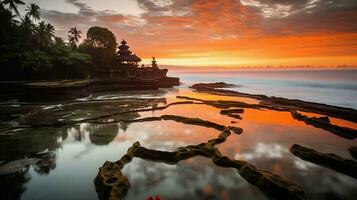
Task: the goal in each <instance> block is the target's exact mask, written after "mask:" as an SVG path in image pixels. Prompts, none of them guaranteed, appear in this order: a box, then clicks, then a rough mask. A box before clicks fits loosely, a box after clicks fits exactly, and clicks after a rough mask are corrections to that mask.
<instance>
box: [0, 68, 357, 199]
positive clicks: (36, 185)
mask: <svg viewBox="0 0 357 200" xmlns="http://www.w3.org/2000/svg"><path fill="white" fill-rule="evenodd" d="M176 75H178V76H180V77H181V80H182V81H183V83H184V85H182V86H180V87H178V88H171V89H160V90H158V91H131V92H110V93H100V94H96V93H94V94H92V95H91V96H90V97H87V98H83V99H77V100H74V101H69V102H67V101H59V102H32V103H30V102H27V103H26V102H17V101H11V102H3V103H2V104H0V169H1V166H4V165H9V163H12V165H11V167H13V168H18V171H17V172H14V173H8V174H3V175H1V170H0V199H1V200H2V199H23V200H33V199H36V200H48V199H51V200H62V199H70V200H72V199H73V200H77V199H86V200H95V199H98V196H97V193H96V190H95V185H94V178H95V177H96V175H97V173H98V168H99V167H100V166H102V165H103V163H104V162H105V161H106V160H109V161H116V160H118V159H120V158H121V157H122V156H123V155H124V154H125V153H126V151H127V149H128V148H129V147H130V146H131V145H132V144H133V143H134V142H136V141H139V142H140V143H141V145H142V146H144V147H146V148H149V149H155V150H162V151H173V150H175V149H177V148H178V147H183V146H187V145H197V144H200V143H202V142H206V141H208V140H210V139H214V138H217V136H218V135H219V131H217V130H215V129H212V128H207V127H202V126H194V125H188V124H183V123H179V122H175V121H153V122H140V123H110V121H112V120H114V119H125V120H129V119H136V118H143V117H155V116H162V115H179V116H184V117H198V118H200V119H204V120H209V121H212V122H216V123H219V124H222V125H225V126H238V127H241V128H242V129H243V134H241V135H236V134H232V135H231V136H229V138H227V141H226V142H224V143H222V144H220V145H218V146H217V148H218V149H219V150H220V152H221V153H222V154H223V155H225V156H228V157H230V158H231V159H236V160H245V161H247V162H249V163H250V164H252V165H254V166H256V167H257V168H259V169H265V170H268V171H271V172H273V173H275V174H277V175H280V176H282V177H283V178H285V179H287V180H290V181H293V182H295V183H296V184H298V185H300V186H301V188H302V189H303V190H304V192H305V193H306V196H307V198H308V199H317V200H320V199H331V198H334V199H346V200H350V199H351V200H352V199H356V198H355V197H356V196H357V190H356V186H357V180H356V179H353V178H351V177H349V176H346V175H344V174H341V173H338V172H335V171H333V170H331V169H328V168H325V167H322V166H319V165H315V164H312V163H309V162H306V161H304V160H301V159H300V158H298V157H296V156H294V155H293V154H291V153H290V152H289V148H290V147H291V145H293V144H300V145H303V146H306V147H310V148H313V149H316V150H318V151H321V152H326V153H334V154H336V155H338V156H341V157H344V158H348V159H353V158H352V157H351V155H350V154H349V153H348V151H347V149H348V148H349V147H351V146H354V145H355V144H356V142H355V140H347V139H345V138H341V137H339V136H336V135H334V134H332V133H330V132H328V131H326V130H323V129H318V128H315V127H313V126H309V125H306V124H305V123H303V122H300V121H297V120H295V119H293V118H292V117H291V114H290V112H283V111H272V110H257V109H249V108H246V109H245V110H244V113H243V114H242V115H241V116H242V118H243V119H242V120H237V119H234V118H231V117H229V116H226V115H221V114H220V111H221V110H220V109H219V108H216V107H212V106H209V105H203V104H187V105H175V106H170V107H168V108H166V109H164V110H155V111H144V112H139V111H137V109H139V108H147V107H157V106H163V105H166V104H167V103H170V102H177V101H180V99H177V98H176V96H177V95H181V96H189V97H193V98H200V99H206V100H218V99H220V100H239V101H244V102H246V103H257V102H256V101H255V100H254V99H248V98H238V97H227V96H217V95H210V94H204V93H196V92H193V91H191V90H189V89H187V87H188V86H189V85H191V84H193V83H196V82H216V81H225V82H229V83H235V84H237V85H239V87H236V88H233V89H235V90H238V91H242V92H248V93H261V94H267V95H276V96H283V97H289V98H298V99H306V100H311V101H317V102H325V103H329V104H335V105H342V106H346V107H356V105H354V102H356V95H357V94H356V81H355V80H354V77H356V76H355V75H356V71H354V70H351V71H289V72H287V71H274V72H272V71H244V72H239V71H236V72H229V73H227V72H220V73H179V74H177V73H176ZM145 102H146V103H145ZM128 110H133V111H132V112H130V113H126V114H121V115H113V116H110V117H107V118H103V121H107V122H108V124H96V123H78V120H81V119H93V118H96V117H98V116H103V115H108V114H111V113H118V112H123V111H128ZM135 110H136V111H135ZM232 120H234V121H235V123H232ZM56 121H65V122H72V123H73V125H68V126H59V127H53V126H49V127H43V128H37V127H35V128H26V127H21V126H19V125H21V124H38V123H39V124H50V123H52V122H56ZM331 121H332V122H333V123H337V124H339V123H340V124H341V123H344V124H349V125H350V126H352V128H355V129H356V128H357V124H356V123H346V122H344V121H343V120H342V121H341V120H340V121H338V120H337V119H334V118H331ZM28 159H37V160H39V161H38V162H36V163H33V164H26V165H25V164H21V163H22V162H23V161H24V160H25V161H27V160H28ZM122 172H123V174H124V175H125V176H127V177H128V179H129V181H130V184H131V188H130V190H129V192H128V194H127V196H126V198H125V199H126V200H141V199H148V197H149V196H155V195H160V197H161V199H165V200H167V199H170V200H179V199H227V200H233V199H237V198H239V199H249V200H255V199H257V200H261V199H266V198H265V196H264V195H263V193H262V192H261V191H260V190H259V189H258V188H256V187H255V186H253V185H251V184H249V183H248V182H247V181H246V180H245V179H243V178H242V177H241V176H240V175H239V174H238V173H237V171H236V170H234V169H230V168H222V167H218V166H216V165H215V164H214V163H213V162H212V160H211V159H207V158H204V157H194V158H191V159H188V160H183V161H181V162H179V163H177V164H176V165H169V164H165V163H160V162H153V161H149V160H144V159H140V158H134V159H133V161H132V162H131V163H129V164H128V165H126V166H125V167H124V168H123V170H122Z"/></svg>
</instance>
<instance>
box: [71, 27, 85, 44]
mask: <svg viewBox="0 0 357 200" xmlns="http://www.w3.org/2000/svg"><path fill="white" fill-rule="evenodd" d="M68 33H69V34H70V35H69V38H72V40H73V41H74V42H75V43H78V42H79V39H80V38H81V34H82V31H81V30H78V29H77V28H76V27H73V28H71V29H69V31H68Z"/></svg>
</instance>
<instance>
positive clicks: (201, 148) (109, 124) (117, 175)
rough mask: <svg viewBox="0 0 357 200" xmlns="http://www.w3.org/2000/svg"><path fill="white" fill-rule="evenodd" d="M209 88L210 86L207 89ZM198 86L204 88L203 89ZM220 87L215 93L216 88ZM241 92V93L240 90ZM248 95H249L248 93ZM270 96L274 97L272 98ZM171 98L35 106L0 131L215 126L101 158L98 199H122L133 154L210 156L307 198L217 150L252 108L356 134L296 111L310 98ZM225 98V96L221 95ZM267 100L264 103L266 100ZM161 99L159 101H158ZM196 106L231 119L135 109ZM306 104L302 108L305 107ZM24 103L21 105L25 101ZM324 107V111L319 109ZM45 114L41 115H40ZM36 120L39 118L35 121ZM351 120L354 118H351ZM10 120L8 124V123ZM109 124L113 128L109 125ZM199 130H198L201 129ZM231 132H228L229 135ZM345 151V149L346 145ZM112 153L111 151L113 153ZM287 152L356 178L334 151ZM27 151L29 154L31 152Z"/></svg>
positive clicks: (164, 159) (272, 195) (273, 193)
mask: <svg viewBox="0 0 357 200" xmlns="http://www.w3.org/2000/svg"><path fill="white" fill-rule="evenodd" d="M192 87H193V88H195V90H196V92H198V93H202V92H203V93H212V94H219V95H225V96H226V95H231V96H239V97H241V96H242V95H241V94H236V92H231V91H228V92H222V91H221V89H217V87H219V88H228V87H232V85H229V84H227V85H226V84H225V83H213V84H207V85H206V84H200V85H199V86H197V85H196V86H195V85H194V86H192ZM211 87H213V88H211ZM202 88H203V89H202ZM217 90H219V92H218V91H217ZM243 96H244V95H243ZM249 98H251V97H249ZM274 98H275V97H274ZM174 99H175V101H170V102H169V103H167V102H166V101H165V100H162V99H150V98H148V99H146V98H142V99H122V100H103V101H96V100H93V101H86V102H78V101H74V102H67V103H66V104H65V105H63V106H61V107H60V108H53V109H49V110H45V109H43V110H37V111H36V112H34V111H31V110H30V111H29V110H27V109H25V108H23V109H24V112H25V113H27V114H24V115H19V114H18V115H17V116H21V117H20V118H19V119H18V120H17V124H16V125H14V126H5V127H2V130H1V132H3V133H6V132H7V133H9V134H10V135H11V134H13V133H12V131H16V130H19V129H29V130H31V129H39V128H41V129H46V128H53V127H56V128H58V127H72V126H78V125H80V124H83V123H88V124H94V125H98V129H100V128H103V129H105V130H107V132H108V133H106V135H103V133H100V131H99V132H96V131H95V132H94V133H93V134H91V135H90V136H89V139H90V140H91V142H93V143H95V144H97V145H106V144H108V143H110V141H112V140H113V139H114V138H115V136H116V134H117V132H115V128H114V129H113V127H115V126H117V124H120V125H129V124H135V123H144V122H148V123H151V122H161V121H173V122H176V123H179V124H187V125H190V126H197V127H203V128H210V129H214V131H217V133H218V134H217V137H215V138H213V139H210V140H208V141H207V142H203V143H202V142H201V143H199V144H196V145H188V146H181V147H178V148H177V149H174V150H173V151H161V150H156V149H154V148H153V149H151V148H146V147H144V146H142V145H141V144H140V143H139V142H135V143H133V144H132V146H131V147H130V148H129V149H127V153H126V154H124V155H123V156H122V157H121V158H120V159H119V160H117V161H106V162H105V163H104V164H103V165H102V166H101V167H100V168H99V171H98V174H97V176H96V178H95V180H94V184H95V189H96V192H97V194H98V197H99V199H123V198H125V196H126V194H127V193H128V191H129V190H130V187H131V183H130V181H129V178H128V177H127V176H126V175H125V173H124V172H123V171H122V169H123V168H124V166H126V165H130V162H131V161H132V159H134V158H137V159H143V160H149V161H153V162H158V163H166V164H170V165H175V164H177V163H179V162H181V161H185V160H187V159H190V158H193V157H197V156H201V157H205V158H207V159H210V160H211V161H212V162H213V163H214V164H215V165H216V166H219V167H223V168H233V169H235V170H236V171H237V173H238V174H239V175H240V176H241V177H242V178H243V179H245V180H246V181H247V182H248V183H249V184H251V185H253V186H255V187H257V188H258V189H259V190H260V191H261V193H262V194H264V195H265V196H266V197H267V198H268V199H307V198H309V197H308V196H307V195H306V193H305V191H304V188H303V187H301V186H300V185H299V184H297V183H295V180H293V179H291V180H288V179H286V178H284V177H283V176H282V175H280V174H279V173H276V172H275V171H271V170H265V169H264V168H262V169H261V168H258V167H257V166H255V164H254V165H253V164H252V163H251V162H250V161H249V160H245V159H240V158H230V157H228V156H226V155H224V154H222V153H221V151H220V150H219V149H218V147H217V146H218V145H220V144H224V143H225V142H226V140H227V139H228V138H229V137H235V136H236V137H242V134H243V136H244V130H243V129H242V128H241V127H239V125H240V122H241V121H242V120H245V119H244V118H245V114H246V113H247V112H250V111H252V110H254V111H265V110H267V111H269V110H270V111H277V112H285V113H290V114H291V118H292V120H294V119H295V120H298V121H302V122H304V123H306V124H307V125H311V126H313V127H314V128H318V129H323V130H325V131H328V132H331V133H333V134H336V135H338V136H340V137H341V138H342V139H348V140H353V139H355V138H356V130H354V129H352V128H347V127H342V126H337V125H335V124H332V123H331V122H330V120H329V117H330V116H324V117H308V116H305V115H303V114H301V113H300V112H301V111H305V110H307V109H309V110H313V108H312V107H309V106H311V105H312V104H315V103H309V102H304V103H302V104H299V105H295V106H292V104H293V102H295V101H297V100H291V101H290V100H287V99H284V100H283V101H284V102H285V101H286V102H288V103H286V104H282V103H277V102H275V101H270V99H271V98H270V97H264V98H262V97H259V96H256V98H254V99H259V100H260V102H258V103H247V102H242V101H238V100H219V99H218V100H208V99H200V98H197V97H190V96H183V95H181V96H176V97H174ZM222 99H224V98H222ZM268 102H269V103H268ZM161 103H163V105H161ZM190 105H192V106H195V105H204V106H209V107H211V108H214V109H215V110H216V111H217V114H218V115H220V116H224V117H228V118H231V119H232V120H233V119H234V120H236V121H231V123H230V124H222V123H219V122H218V121H215V120H211V121H210V120H206V119H203V118H199V117H196V116H182V115H177V114H176V113H169V114H165V113H164V114H161V115H155V116H144V117H142V116H141V115H140V114H139V113H144V112H153V111H165V110H169V109H170V108H174V107H176V108H180V106H190ZM306 105H308V106H307V108H306ZM0 106H1V105H0ZM28 106H33V107H36V104H29V105H28ZM24 107H26V104H24ZM92 107H95V108H98V109H99V110H100V109H104V108H105V112H104V110H101V112H100V113H99V112H98V113H96V112H93V113H89V114H88V113H87V114H86V115H85V116H86V117H84V118H81V117H80V116H81V115H79V118H78V117H77V118H68V119H67V118H65V117H63V118H62V119H61V120H57V118H58V116H62V115H66V113H67V112H72V111H73V110H74V109H78V108H81V109H84V108H92ZM321 107H324V108H328V107H329V106H328V105H318V107H317V109H316V110H315V111H316V113H321V109H320V108H321ZM336 109H337V108H336V107H334V109H332V110H333V111H332V115H333V116H334V114H335V113H336V112H337V111H336ZM337 110H339V112H341V113H343V112H347V113H350V114H351V113H352V115H353V113H354V111H353V109H352V110H351V109H346V110H345V109H344V108H341V109H337ZM324 112H326V110H325V111H324ZM44 116H46V117H44ZM37 119H41V120H37ZM351 121H353V120H351ZM9 124H10V123H9ZM112 129H113V130H112ZM202 134H203V133H202ZM231 135H233V136H231ZM346 151H347V149H346ZM348 151H349V152H350V154H351V156H352V157H353V158H356V155H357V154H356V147H350V148H349V149H348ZM113 153H115V152H113ZM290 153H291V155H295V156H296V157H299V158H301V159H303V160H306V161H307V162H311V163H314V164H317V165H319V166H321V167H326V168H329V169H333V170H335V171H337V172H338V173H342V174H346V175H348V176H351V177H353V178H356V177H357V175H356V173H355V171H356V166H357V164H356V161H353V160H350V159H347V158H343V157H341V156H337V155H334V154H326V153H321V152H319V151H317V150H314V149H310V148H307V147H304V146H302V145H298V144H295V145H293V146H291V148H290ZM31 155H34V154H33V153H32V154H31ZM40 162H42V161H41V160H40V159H37V157H34V158H32V157H29V160H21V159H19V160H18V161H16V162H13V163H15V164H20V165H19V166H18V167H16V168H13V166H12V165H13V164H12V163H11V162H8V163H5V164H2V163H0V164H1V165H0V174H3V175H5V176H6V175H7V174H8V173H10V172H11V173H13V172H16V171H18V170H21V169H22V168H23V167H24V166H29V165H40Z"/></svg>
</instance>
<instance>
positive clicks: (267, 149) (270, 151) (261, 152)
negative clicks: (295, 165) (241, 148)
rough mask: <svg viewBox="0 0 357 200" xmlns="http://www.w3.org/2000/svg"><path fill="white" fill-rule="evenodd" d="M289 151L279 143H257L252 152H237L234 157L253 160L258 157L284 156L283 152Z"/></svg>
mask: <svg viewBox="0 0 357 200" xmlns="http://www.w3.org/2000/svg"><path fill="white" fill-rule="evenodd" d="M286 153H289V150H288V149H287V148H284V147H282V146H281V145H279V144H264V143H257V144H256V146H255V148H254V150H253V151H252V152H251V153H240V154H239V153H237V154H235V156H234V158H235V159H237V160H253V159H257V158H262V157H264V158H282V157H283V154H286Z"/></svg>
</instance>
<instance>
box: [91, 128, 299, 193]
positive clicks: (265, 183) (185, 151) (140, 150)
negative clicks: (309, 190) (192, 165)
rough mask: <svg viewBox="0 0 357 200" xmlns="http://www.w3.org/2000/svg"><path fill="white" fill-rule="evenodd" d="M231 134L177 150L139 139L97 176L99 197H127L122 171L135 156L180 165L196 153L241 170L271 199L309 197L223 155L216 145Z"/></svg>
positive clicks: (126, 180)
mask: <svg viewBox="0 0 357 200" xmlns="http://www.w3.org/2000/svg"><path fill="white" fill-rule="evenodd" d="M230 134H231V133H230V131H229V130H228V129H225V130H224V131H222V132H221V134H220V135H219V136H218V138H216V139H212V140H209V141H208V142H206V143H201V144H199V145H189V146H186V147H180V148H178V149H177V150H176V151H173V152H167V151H158V150H151V149H147V148H145V147H141V146H140V143H139V142H136V143H134V144H133V146H132V147H131V148H129V150H128V152H127V154H125V155H124V156H123V157H122V158H121V159H120V160H119V161H117V162H115V163H111V162H109V161H107V162H105V163H104V165H103V167H101V168H100V171H99V173H98V175H97V177H96V179H95V184H96V190H97V192H98V195H99V198H100V199H115V198H117V199H122V198H123V197H124V196H125V194H126V193H127V191H128V189H129V188H130V184H129V182H128V179H127V178H126V177H125V176H124V175H123V174H122V173H121V169H122V168H123V167H124V165H125V164H127V163H129V162H130V161H131V160H132V159H133V157H138V158H142V159H146V160H151V161H156V162H164V163H167V164H176V163H178V162H179V161H181V160H186V159H188V158H192V157H195V156H204V157H208V158H211V159H212V161H213V162H214V163H215V164H216V165H218V166H221V167H230V168H235V169H237V170H238V172H239V174H240V175H241V176H242V177H243V178H244V179H246V180H247V181H248V182H249V183H251V184H252V185H255V186H256V187H258V188H259V189H260V190H261V191H262V192H263V194H265V195H266V196H267V197H268V198H269V199H305V196H304V192H303V190H302V189H301V188H300V187H299V186H298V185H296V184H294V183H292V182H290V181H287V180H285V179H283V178H281V177H280V176H278V175H275V174H273V173H271V172H267V171H265V170H259V169H257V168H256V167H254V166H253V165H251V164H249V163H247V162H246V161H240V160H231V159H230V158H228V157H226V156H222V155H221V153H220V152H219V150H218V149H217V148H216V147H215V145H217V144H220V143H223V142H224V141H225V140H226V139H227V137H228V136H229V135H230ZM113 177H114V178H113ZM108 182H109V183H108Z"/></svg>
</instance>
